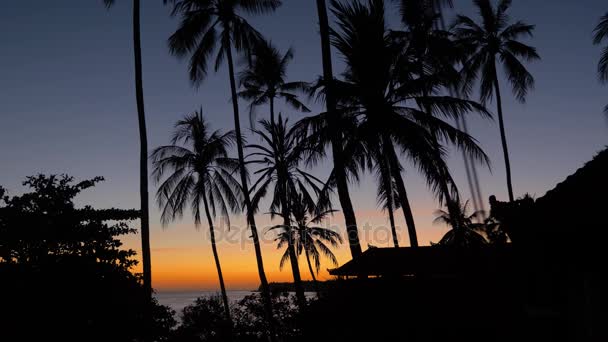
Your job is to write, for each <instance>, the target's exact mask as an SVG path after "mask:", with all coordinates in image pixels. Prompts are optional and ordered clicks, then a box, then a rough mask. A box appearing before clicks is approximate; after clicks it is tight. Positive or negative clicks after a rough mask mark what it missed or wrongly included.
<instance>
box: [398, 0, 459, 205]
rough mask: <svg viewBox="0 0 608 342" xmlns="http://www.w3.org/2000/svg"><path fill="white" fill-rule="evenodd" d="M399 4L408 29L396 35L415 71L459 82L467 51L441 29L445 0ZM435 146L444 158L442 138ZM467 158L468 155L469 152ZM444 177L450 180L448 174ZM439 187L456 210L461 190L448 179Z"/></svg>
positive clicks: (408, 0) (410, 0)
mask: <svg viewBox="0 0 608 342" xmlns="http://www.w3.org/2000/svg"><path fill="white" fill-rule="evenodd" d="M443 2H446V1H443ZM399 3H400V11H401V21H402V23H403V25H404V26H405V28H406V31H404V32H400V31H397V32H393V34H394V35H396V36H397V37H399V36H401V37H400V38H401V39H404V40H405V41H406V42H407V44H404V45H405V51H404V57H405V58H409V59H410V60H411V65H412V66H413V67H414V70H415V71H416V72H415V73H414V74H417V77H418V79H419V80H424V79H427V78H429V77H443V78H445V81H446V82H447V83H449V82H453V83H454V84H456V83H457V82H458V72H457V70H456V68H455V65H456V63H458V62H459V61H461V59H462V57H463V54H462V51H461V50H462V49H460V48H459V46H458V45H457V44H454V42H452V40H451V39H450V34H449V32H447V31H445V30H444V29H440V28H439V27H440V26H441V22H440V19H441V18H442V17H441V16H440V15H438V13H437V10H438V9H441V5H443V3H442V1H440V0H400V1H399ZM447 3H448V5H451V3H450V1H447ZM433 86H434V84H433V83H429V84H428V87H429V88H427V87H425V86H423V87H422V94H423V95H424V96H426V95H428V94H429V93H432V91H433V89H432V87H433ZM451 89H452V88H451V87H450V90H451ZM451 93H453V92H451ZM423 109H424V110H425V111H426V112H427V114H428V115H432V113H431V109H430V107H428V106H426V107H425V108H423ZM460 119H464V118H459V119H457V122H458V121H459V120H460ZM459 129H460V127H459ZM435 148H436V149H437V154H438V155H439V158H441V157H440V155H441V152H440V151H441V149H442V146H441V144H440V143H439V141H438V140H437V141H436V142H435ZM465 158H467V157H466V154H465ZM443 178H444V179H446V180H447V179H449V177H448V176H446V177H443ZM439 186H440V188H441V191H442V192H443V196H444V197H445V199H446V200H445V202H446V204H447V205H448V208H449V210H451V211H454V212H456V211H457V208H450V207H451V205H452V204H453V203H456V201H453V200H452V197H453V196H455V197H458V193H457V191H455V192H454V194H452V193H451V189H450V184H448V183H447V182H445V181H444V182H441V183H440V184H439ZM454 189H455V186H454Z"/></svg>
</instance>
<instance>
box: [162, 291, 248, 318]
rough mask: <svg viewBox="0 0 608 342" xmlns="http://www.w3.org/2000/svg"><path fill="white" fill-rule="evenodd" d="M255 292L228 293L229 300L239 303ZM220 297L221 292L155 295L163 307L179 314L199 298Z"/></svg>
mask: <svg viewBox="0 0 608 342" xmlns="http://www.w3.org/2000/svg"><path fill="white" fill-rule="evenodd" d="M252 293H254V292H253V291H228V292H227V294H228V300H229V301H231V302H238V301H239V300H241V299H243V298H245V296H248V295H250V294H252ZM214 295H219V291H179V292H178V291H175V292H173V291H162V292H160V291H159V292H157V293H156V294H155V297H156V299H157V300H158V302H159V303H160V304H162V305H166V306H168V307H170V308H171V309H173V310H175V312H177V314H178V315H179V313H180V312H181V311H182V309H183V308H185V307H186V306H188V305H190V304H192V303H194V301H195V300H196V298H198V297H209V296H214Z"/></svg>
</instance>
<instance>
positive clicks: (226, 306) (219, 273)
mask: <svg viewBox="0 0 608 342" xmlns="http://www.w3.org/2000/svg"><path fill="white" fill-rule="evenodd" d="M203 193H204V192H203ZM203 204H204V205H205V215H207V222H209V237H210V239H211V250H212V251H213V259H215V268H217V277H218V278H219V280H220V291H222V301H223V302H224V311H225V313H226V319H227V320H228V323H229V324H230V328H231V329H232V327H233V323H232V317H231V316H230V302H228V294H227V293H226V286H225V285H224V276H223V275H222V266H221V265H220V257H219V255H218V253H217V246H216V243H215V229H214V227H213V220H212V219H211V215H210V214H209V204H208V203H207V196H205V195H204V194H203Z"/></svg>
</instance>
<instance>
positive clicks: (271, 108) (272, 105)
mask: <svg viewBox="0 0 608 342" xmlns="http://www.w3.org/2000/svg"><path fill="white" fill-rule="evenodd" d="M270 123H271V124H272V126H273V127H274V97H271V98H270Z"/></svg>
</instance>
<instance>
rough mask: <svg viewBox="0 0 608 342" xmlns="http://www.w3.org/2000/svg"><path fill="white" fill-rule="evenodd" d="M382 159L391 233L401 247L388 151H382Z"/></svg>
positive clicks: (381, 167)
mask: <svg viewBox="0 0 608 342" xmlns="http://www.w3.org/2000/svg"><path fill="white" fill-rule="evenodd" d="M381 158H382V160H381V163H380V173H381V175H380V176H381V177H382V184H383V185H382V186H383V187H384V191H385V192H386V196H387V197H386V210H387V211H388V219H389V222H390V224H391V233H392V235H393V245H394V246H395V248H399V239H398V238H397V228H396V227H395V216H394V213H393V203H394V196H393V180H392V175H391V174H392V173H391V170H390V167H389V163H388V158H387V156H386V153H382V156H381Z"/></svg>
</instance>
